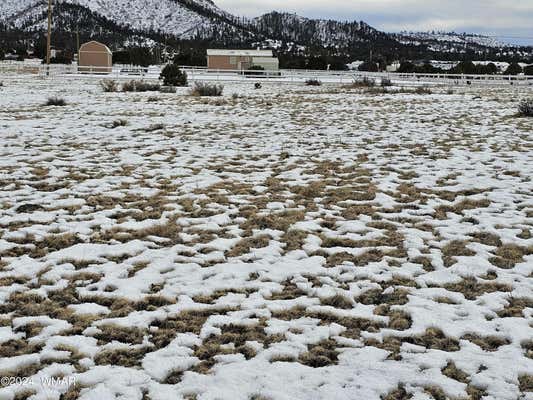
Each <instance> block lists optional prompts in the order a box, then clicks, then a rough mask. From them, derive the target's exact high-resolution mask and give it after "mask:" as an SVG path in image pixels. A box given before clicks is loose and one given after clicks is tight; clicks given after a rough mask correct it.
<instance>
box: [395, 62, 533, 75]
mask: <svg viewBox="0 0 533 400" xmlns="http://www.w3.org/2000/svg"><path fill="white" fill-rule="evenodd" d="M398 72H400V73H422V74H459V75H461V74H465V75H496V74H499V73H500V72H501V73H503V74H504V75H519V74H522V73H524V74H525V75H533V65H528V66H526V67H525V68H522V67H521V66H520V64H518V63H511V64H509V66H508V67H507V68H506V69H505V70H504V71H500V70H499V69H498V67H497V66H496V64H494V63H488V64H474V63H473V62H472V61H461V62H460V63H459V64H457V65H456V66H455V67H453V68H451V69H449V70H446V69H442V68H438V67H435V66H433V65H431V64H429V63H426V64H423V65H415V64H413V63H411V62H403V63H402V64H401V65H400V68H399V69H398Z"/></svg>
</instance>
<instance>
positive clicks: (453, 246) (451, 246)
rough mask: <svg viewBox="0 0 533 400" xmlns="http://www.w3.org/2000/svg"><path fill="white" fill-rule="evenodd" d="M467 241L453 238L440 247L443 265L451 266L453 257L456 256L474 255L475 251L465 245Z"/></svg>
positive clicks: (453, 260) (453, 261)
mask: <svg viewBox="0 0 533 400" xmlns="http://www.w3.org/2000/svg"><path fill="white" fill-rule="evenodd" d="M467 244H468V242H465V241H460V240H454V241H452V242H450V243H448V244H447V245H445V246H444V247H443V248H442V255H443V261H444V266H445V267H451V266H452V265H453V264H455V257H458V256H475V255H476V253H475V252H474V251H472V250H470V249H468V248H467V247H466V245H467Z"/></svg>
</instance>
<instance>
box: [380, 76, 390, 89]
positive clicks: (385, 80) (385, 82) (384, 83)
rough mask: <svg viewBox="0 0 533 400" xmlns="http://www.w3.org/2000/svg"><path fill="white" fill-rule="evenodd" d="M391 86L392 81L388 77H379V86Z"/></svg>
mask: <svg viewBox="0 0 533 400" xmlns="http://www.w3.org/2000/svg"><path fill="white" fill-rule="evenodd" d="M387 86H392V81H391V80H390V79H389V78H383V79H381V87H387Z"/></svg>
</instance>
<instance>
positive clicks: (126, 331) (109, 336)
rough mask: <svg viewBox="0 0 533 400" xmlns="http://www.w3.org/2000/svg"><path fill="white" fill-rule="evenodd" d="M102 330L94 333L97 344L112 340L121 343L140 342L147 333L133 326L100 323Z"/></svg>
mask: <svg viewBox="0 0 533 400" xmlns="http://www.w3.org/2000/svg"><path fill="white" fill-rule="evenodd" d="M99 329H100V330H101V331H102V332H100V333H97V334H96V335H94V337H95V339H98V344H100V345H103V344H106V343H110V342H112V341H118V342H122V343H130V344H141V343H142V342H143V338H144V336H145V335H147V332H146V330H145V329H139V328H135V327H122V326H118V325H102V326H100V327H99Z"/></svg>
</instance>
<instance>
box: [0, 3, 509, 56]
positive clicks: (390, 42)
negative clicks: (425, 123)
mask: <svg viewBox="0 0 533 400" xmlns="http://www.w3.org/2000/svg"><path fill="white" fill-rule="evenodd" d="M46 12H47V1H46V0H3V1H2V3H1V4H0V28H1V25H2V22H3V23H4V30H5V31H6V32H16V34H15V33H13V34H12V35H11V36H13V37H14V40H15V39H16V37H15V36H16V35H19V36H25V37H26V38H27V37H33V38H36V37H42V35H43V32H44V31H45V30H46ZM53 22H54V35H55V37H56V39H57V38H61V39H62V40H61V41H60V44H64V43H66V46H67V47H69V46H70V47H72V43H71V42H72V40H71V39H69V35H70V36H72V32H75V31H79V32H80V35H81V37H82V39H83V40H88V39H98V38H100V39H102V40H104V39H105V40H106V41H107V43H108V44H109V45H110V46H111V47H114V48H117V49H120V48H122V47H124V46H125V45H126V44H131V43H132V37H133V38H139V42H143V40H144V41H145V42H146V41H153V42H154V43H164V44H165V45H166V44H167V43H168V42H174V43H178V42H179V41H196V42H201V43H203V46H214V47H229V46H232V47H233V46H234V47H250V46H255V45H259V46H266V47H268V46H269V43H272V42H278V43H281V45H280V48H287V46H285V44H286V43H292V44H296V46H292V47H291V48H299V49H305V50H306V51H308V52H309V51H311V50H310V49H313V51H314V52H317V51H318V52H319V53H324V52H329V53H332V54H333V53H334V54H350V55H351V56H352V57H368V56H369V55H370V54H372V53H373V54H381V55H384V56H386V57H388V58H391V57H396V58H406V57H408V58H411V59H413V58H415V59H424V58H429V57H434V56H435V54H436V53H437V54H438V53H442V54H457V55H459V54H464V53H465V52H470V53H471V54H472V55H474V56H475V55H476V54H477V55H479V56H482V55H484V56H488V54H492V55H498V54H500V53H501V54H504V53H503V52H502V51H501V50H500V49H502V48H505V49H506V50H505V51H506V53H505V54H507V53H509V52H510V53H514V52H515V50H512V48H511V47H510V46H503V45H502V44H501V43H491V42H490V40H481V39H480V40H470V41H469V40H466V39H465V38H464V37H463V39H462V40H463V41H462V42H461V39H460V38H458V36H457V35H456V36H455V37H454V36H451V35H450V34H440V36H441V37H436V36H435V35H430V34H427V33H400V34H389V33H386V32H382V31H380V30H378V29H376V28H374V27H372V26H370V25H369V24H367V23H366V22H364V21H352V22H342V21H335V20H328V19H311V18H306V17H302V16H299V15H296V14H290V13H286V12H276V11H272V12H270V13H266V14H263V15H261V16H259V17H256V18H253V19H246V18H241V17H237V16H235V15H232V14H231V13H229V12H227V11H225V10H223V9H221V8H220V7H218V6H217V5H216V4H215V3H214V2H213V1H211V0H112V1H111V0H63V1H62V2H60V3H57V5H56V6H55V8H54V13H53ZM446 35H448V36H446ZM470 37H475V38H478V39H479V38H482V36H478V35H470ZM69 43H70V44H69ZM508 49H511V50H508Z"/></svg>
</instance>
